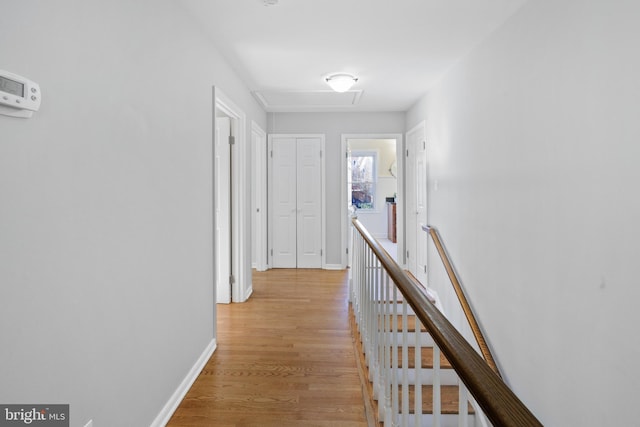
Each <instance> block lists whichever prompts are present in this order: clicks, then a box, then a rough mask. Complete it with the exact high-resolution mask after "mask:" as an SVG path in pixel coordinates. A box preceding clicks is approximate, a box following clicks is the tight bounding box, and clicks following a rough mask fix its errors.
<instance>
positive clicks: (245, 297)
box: [242, 285, 253, 302]
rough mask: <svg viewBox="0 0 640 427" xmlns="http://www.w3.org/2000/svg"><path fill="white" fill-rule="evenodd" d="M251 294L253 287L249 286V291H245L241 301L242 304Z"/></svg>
mask: <svg viewBox="0 0 640 427" xmlns="http://www.w3.org/2000/svg"><path fill="white" fill-rule="evenodd" d="M252 293H253V285H252V286H249V289H247V292H245V294H244V299H243V300H242V301H243V302H244V301H246V300H248V299H249V297H250V296H251V294H252Z"/></svg>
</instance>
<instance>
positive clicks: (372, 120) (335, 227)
mask: <svg viewBox="0 0 640 427" xmlns="http://www.w3.org/2000/svg"><path fill="white" fill-rule="evenodd" d="M403 129H404V113H396V112H390V113H269V114H268V133H323V134H325V135H326V152H327V153H326V156H327V157H326V168H327V182H326V185H327V187H326V192H327V264H333V265H340V264H341V263H342V258H341V257H342V250H343V249H342V248H341V246H342V244H341V242H342V240H341V232H342V229H341V227H342V224H341V220H342V217H341V213H342V212H341V203H340V198H341V187H340V180H341V169H340V168H341V167H342V165H343V164H344V154H342V153H340V150H341V144H342V134H374V133H386V134H389V133H399V134H401V133H402V132H403Z"/></svg>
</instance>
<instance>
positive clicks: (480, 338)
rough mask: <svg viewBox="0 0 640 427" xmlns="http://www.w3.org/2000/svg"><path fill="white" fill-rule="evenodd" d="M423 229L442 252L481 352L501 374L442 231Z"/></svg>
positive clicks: (448, 272)
mask: <svg viewBox="0 0 640 427" xmlns="http://www.w3.org/2000/svg"><path fill="white" fill-rule="evenodd" d="M422 229H423V230H424V231H426V232H427V233H428V234H429V236H431V238H432V239H433V243H434V244H435V246H436V249H437V250H438V254H440V259H442V263H443V264H444V268H445V270H447V275H448V276H449V280H450V281H451V284H452V285H453V290H454V291H455V292H456V295H457V296H458V300H459V301H460V305H461V306H462V311H463V312H464V315H465V316H466V318H467V321H468V322H469V326H470V327H471V332H472V333H473V336H474V337H475V339H476V342H477V343H478V347H479V348H480V352H481V353H482V357H484V360H485V361H486V362H487V364H488V365H489V367H491V369H493V371H494V372H495V373H496V374H498V376H500V377H502V375H500V371H499V370H498V365H497V364H496V361H495V359H494V358H493V355H492V354H491V350H490V349H489V345H488V344H487V341H486V340H485V338H484V334H483V333H482V330H481V329H480V325H478V321H477V320H476V317H475V315H474V314H473V310H471V306H470V305H469V301H468V300H467V296H466V295H465V293H464V290H463V289H462V285H461V284H460V280H459V279H458V275H457V274H456V270H455V269H454V268H453V264H452V263H451V259H450V258H449V254H448V253H447V250H446V249H445V247H444V244H443V243H442V239H441V238H440V233H439V232H438V230H437V229H436V228H435V227H433V226H430V225H423V226H422Z"/></svg>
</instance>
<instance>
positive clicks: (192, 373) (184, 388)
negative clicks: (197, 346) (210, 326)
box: [151, 338, 217, 427]
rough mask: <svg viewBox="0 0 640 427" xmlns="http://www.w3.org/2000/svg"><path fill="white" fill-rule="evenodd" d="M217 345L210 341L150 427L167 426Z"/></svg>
mask: <svg viewBox="0 0 640 427" xmlns="http://www.w3.org/2000/svg"><path fill="white" fill-rule="evenodd" d="M216 347H217V344H216V339H215V338H214V339H212V340H211V342H210V343H209V344H208V345H207V347H206V348H205V349H204V351H203V352H202V354H201V355H200V357H199V358H198V360H197V361H196V363H195V364H194V365H193V366H192V367H191V369H190V370H189V373H188V374H187V376H186V377H184V379H183V380H182V382H181V383H180V385H179V386H178V388H177V389H176V391H174V392H173V394H172V395H171V397H170V398H169V400H168V401H167V403H166V404H165V405H164V407H163V408H162V410H161V411H160V413H159V414H158V416H157V417H156V419H155V420H153V422H152V423H151V427H164V426H165V425H167V423H168V422H169V420H170V419H171V416H172V415H173V413H174V412H175V411H176V409H178V406H179V405H180V402H182V399H184V397H185V396H186V394H187V392H188V391H189V389H190V388H191V386H192V385H193V383H194V382H195V380H196V378H198V375H200V371H202V369H203V368H204V366H205V365H206V364H207V361H209V359H210V358H211V355H212V354H213V352H214V351H215V350H216Z"/></svg>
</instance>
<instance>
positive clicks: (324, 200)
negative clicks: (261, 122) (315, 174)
mask: <svg viewBox="0 0 640 427" xmlns="http://www.w3.org/2000/svg"><path fill="white" fill-rule="evenodd" d="M273 138H320V150H321V152H322V155H321V156H322V157H321V162H320V164H321V166H320V168H321V175H322V176H321V177H320V179H321V183H322V190H321V191H320V192H321V198H322V202H321V203H322V212H321V214H322V221H321V222H322V233H321V241H322V249H321V255H320V257H321V259H322V269H324V270H326V269H328V268H330V267H332V266H328V265H327V179H326V164H327V161H326V158H327V151H326V144H325V139H326V138H325V134H323V133H270V134H268V135H267V145H268V148H267V150H268V152H267V155H268V162H267V164H268V166H267V174H268V178H267V179H268V181H269V189H271V185H272V184H273V164H272V162H273V152H272V150H273ZM271 195H272V192H271V191H269V192H268V205H269V208H268V209H269V210H268V215H267V216H268V237H267V240H268V247H269V251H270V252H269V258H268V259H269V265H268V268H273V263H272V262H271V260H272V255H271V253H272V252H271V251H273V248H272V247H271V242H273V200H272V198H271Z"/></svg>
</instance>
